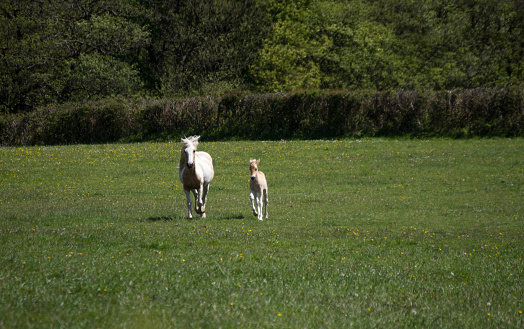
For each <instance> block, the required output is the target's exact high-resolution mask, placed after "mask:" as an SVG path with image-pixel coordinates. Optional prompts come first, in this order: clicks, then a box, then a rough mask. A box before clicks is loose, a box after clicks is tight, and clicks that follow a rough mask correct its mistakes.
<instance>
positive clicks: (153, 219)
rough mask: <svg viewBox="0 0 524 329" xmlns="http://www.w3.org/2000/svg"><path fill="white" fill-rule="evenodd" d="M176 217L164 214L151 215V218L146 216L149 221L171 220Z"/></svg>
mask: <svg viewBox="0 0 524 329" xmlns="http://www.w3.org/2000/svg"><path fill="white" fill-rule="evenodd" d="M173 219H175V218H174V217H170V216H162V217H149V218H146V221H148V222H161V221H171V220H173Z"/></svg>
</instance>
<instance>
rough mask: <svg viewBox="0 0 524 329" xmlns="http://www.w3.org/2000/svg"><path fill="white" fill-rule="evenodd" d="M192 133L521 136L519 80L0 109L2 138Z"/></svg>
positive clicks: (85, 139)
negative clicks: (496, 85) (495, 84)
mask: <svg viewBox="0 0 524 329" xmlns="http://www.w3.org/2000/svg"><path fill="white" fill-rule="evenodd" d="M192 134H200V135H203V136H205V137H207V138H208V139H231V138H241V139H281V138H326V137H348V136H358V137H360V136H405V135H411V136H450V137H471V136H501V137H510V136H524V86H514V87H510V88H507V89H490V88H478V89H465V90H450V91H396V92H390V91H379V92H377V91H302V92H296V93H287V94H242V93H232V94H227V95H224V96H222V97H220V98H213V97H202V98H186V99H155V100H140V101H137V100H129V99H107V100H101V101H93V102H85V103H70V104H61V105H54V106H48V107H45V108H43V109H40V110H38V111H35V112H32V113H26V114H18V115H3V116H0V142H1V144H2V145H4V146H9V145H13V146H15V145H41V144H74V143H107V142H116V141H143V140H151V139H167V138H178V137H180V136H182V135H192Z"/></svg>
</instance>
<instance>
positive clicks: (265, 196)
mask: <svg viewBox="0 0 524 329" xmlns="http://www.w3.org/2000/svg"><path fill="white" fill-rule="evenodd" d="M264 204H265V207H264V208H265V209H264V215H265V217H266V218H268V217H267V204H268V196H267V189H265V190H264Z"/></svg>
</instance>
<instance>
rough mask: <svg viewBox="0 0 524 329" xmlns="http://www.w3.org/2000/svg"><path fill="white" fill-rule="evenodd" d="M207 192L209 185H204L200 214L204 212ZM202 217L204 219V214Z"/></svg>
mask: <svg viewBox="0 0 524 329" xmlns="http://www.w3.org/2000/svg"><path fill="white" fill-rule="evenodd" d="M207 192H209V183H207V184H206V183H204V186H203V188H202V207H201V208H200V209H201V210H202V213H205V212H206V201H207ZM203 217H205V214H204V216H203Z"/></svg>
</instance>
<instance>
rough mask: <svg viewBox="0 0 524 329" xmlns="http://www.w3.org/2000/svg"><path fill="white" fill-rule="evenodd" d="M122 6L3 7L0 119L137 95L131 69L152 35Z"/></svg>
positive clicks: (24, 3)
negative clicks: (46, 106) (56, 105)
mask: <svg viewBox="0 0 524 329" xmlns="http://www.w3.org/2000/svg"><path fill="white" fill-rule="evenodd" d="M136 15H137V8H136V7H133V6H132V5H131V4H130V3H129V2H127V1H94V0H75V1H63V0H48V1H31V0H16V1H14V0H6V1H3V2H2V3H1V4H0V76H1V78H0V111H1V112H20V111H28V110H32V109H34V108H35V107H37V106H40V105H42V104H46V103H50V102H63V101H70V100H74V101H75V100H84V99H89V98H94V97H104V96H110V95H116V94H124V95H129V94H131V93H133V92H136V91H138V90H140V87H141V81H140V78H139V74H138V73H139V72H138V71H137V69H136V67H135V66H134V65H133V64H132V62H133V59H134V57H136V54H137V49H140V48H141V47H143V46H145V45H147V44H148V43H149V32H148V31H147V30H146V29H145V28H143V27H142V26H140V25H138V24H136V23H134V22H133V20H132V19H133V18H134V17H136Z"/></svg>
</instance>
